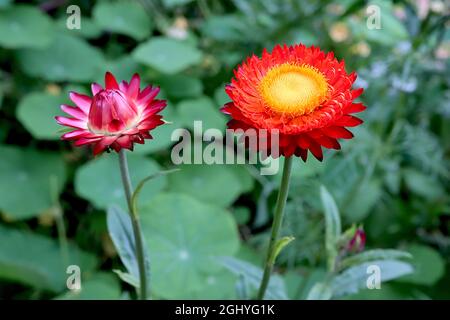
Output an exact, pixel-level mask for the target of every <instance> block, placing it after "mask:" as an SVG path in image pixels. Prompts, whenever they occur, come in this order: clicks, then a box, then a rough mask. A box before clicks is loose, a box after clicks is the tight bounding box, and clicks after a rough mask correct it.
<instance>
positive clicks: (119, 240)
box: [107, 205, 151, 291]
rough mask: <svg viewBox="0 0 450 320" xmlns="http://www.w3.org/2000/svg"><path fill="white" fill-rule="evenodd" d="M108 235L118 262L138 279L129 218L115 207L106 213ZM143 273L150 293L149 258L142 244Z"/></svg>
mask: <svg viewBox="0 0 450 320" xmlns="http://www.w3.org/2000/svg"><path fill="white" fill-rule="evenodd" d="M107 224H108V233H109V236H110V237H111V239H112V241H113V243H114V246H115V247H116V250H117V253H118V254H119V257H120V260H121V261H122V263H123V264H124V266H125V268H126V269H127V271H128V273H129V274H130V275H131V277H133V278H134V279H139V267H138V261H137V256H136V242H135V238H134V232H133V226H132V224H131V219H130V216H129V214H128V213H127V212H124V211H123V210H122V209H120V208H119V207H117V206H114V205H113V206H110V207H109V208H108V211H107ZM144 262H145V273H146V276H147V281H148V282H147V291H150V280H151V278H150V258H149V257H148V249H147V247H146V245H145V243H144Z"/></svg>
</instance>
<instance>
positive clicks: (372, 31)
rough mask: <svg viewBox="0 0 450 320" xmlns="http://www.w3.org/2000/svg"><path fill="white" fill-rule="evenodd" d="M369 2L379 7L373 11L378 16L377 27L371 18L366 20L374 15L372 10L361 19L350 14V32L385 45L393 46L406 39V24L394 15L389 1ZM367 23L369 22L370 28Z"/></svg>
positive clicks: (375, 0) (376, 0)
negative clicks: (378, 23)
mask: <svg viewBox="0 0 450 320" xmlns="http://www.w3.org/2000/svg"><path fill="white" fill-rule="evenodd" d="M370 4H371V5H373V6H374V7H375V8H378V9H380V11H379V12H376V13H375V14H378V16H379V17H380V26H379V28H377V27H376V26H375V25H374V24H372V22H373V21H374V20H372V19H373V18H371V19H370V20H368V17H369V18H370V17H374V16H375V15H374V12H373V11H372V12H371V15H366V16H364V18H363V19H361V18H356V17H355V16H352V17H351V18H350V20H349V25H350V28H351V30H352V33H353V34H354V35H355V36H356V37H357V38H362V39H364V40H369V41H371V42H374V43H378V44H381V45H385V46H394V45H396V44H397V43H399V42H400V41H404V40H407V39H408V37H409V35H408V31H407V29H406V26H405V25H404V24H403V23H402V22H401V21H399V20H398V18H397V17H396V16H395V15H394V12H393V11H394V8H393V6H392V4H391V3H390V2H389V1H383V0H374V1H371V2H370ZM366 9H367V7H364V10H366ZM368 24H370V28H369V27H368Z"/></svg>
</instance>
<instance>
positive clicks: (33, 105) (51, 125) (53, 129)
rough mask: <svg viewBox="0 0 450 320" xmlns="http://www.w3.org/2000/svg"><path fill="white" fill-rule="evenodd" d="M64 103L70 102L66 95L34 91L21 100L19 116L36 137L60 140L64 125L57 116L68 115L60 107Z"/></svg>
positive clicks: (18, 108)
mask: <svg viewBox="0 0 450 320" xmlns="http://www.w3.org/2000/svg"><path fill="white" fill-rule="evenodd" d="M64 103H69V101H68V98H67V97H65V96H62V95H58V96H55V95H52V94H49V93H44V92H33V93H30V94H28V95H26V96H25V97H23V99H22V100H21V101H20V102H19V106H18V107H17V118H18V119H19V121H20V122H21V123H22V125H23V126H24V127H25V128H26V129H27V130H28V131H29V132H30V133H31V134H32V135H33V137H35V138H36V139H43V140H59V138H60V136H61V132H59V131H60V130H61V128H62V127H61V126H60V125H58V124H57V123H56V121H55V116H58V115H67V114H65V113H64V112H62V111H61V109H60V105H61V104H64Z"/></svg>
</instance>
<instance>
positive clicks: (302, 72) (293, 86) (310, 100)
mask: <svg viewBox="0 0 450 320" xmlns="http://www.w3.org/2000/svg"><path fill="white" fill-rule="evenodd" d="M259 90H260V93H261V95H262V97H263V99H264V101H265V102H266V104H267V106H268V107H269V108H270V109H271V110H272V111H275V112H278V113H283V114H289V115H302V114H307V113H310V112H312V111H314V109H316V108H317V107H319V106H320V104H321V103H322V102H323V101H325V100H326V98H327V96H328V83H327V80H326V78H325V76H324V75H323V74H322V73H321V72H320V71H319V70H317V69H316V68H314V67H312V66H309V65H306V64H304V65H297V64H291V63H284V64H281V65H278V66H276V67H273V68H272V69H270V70H269V71H268V72H267V73H266V75H265V76H264V78H263V79H262V81H261V84H260V87H259Z"/></svg>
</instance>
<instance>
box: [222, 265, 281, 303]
mask: <svg viewBox="0 0 450 320" xmlns="http://www.w3.org/2000/svg"><path fill="white" fill-rule="evenodd" d="M219 263H221V264H222V265H223V266H224V267H225V268H227V269H228V270H230V271H231V272H233V273H234V274H235V275H236V276H241V275H242V276H244V277H245V279H246V281H247V283H248V284H249V286H251V287H252V289H254V290H258V288H259V285H260V284H261V279H262V276H263V270H262V269H261V268H259V267H256V266H254V265H253V264H251V263H248V262H245V261H242V260H239V259H236V258H233V257H221V258H219ZM264 298H265V299H269V300H286V299H288V297H287V294H286V288H285V286H284V282H283V280H282V279H281V278H280V277H279V276H277V275H272V276H271V277H270V280H269V285H268V286H267V291H266V294H265V296H264Z"/></svg>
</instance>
